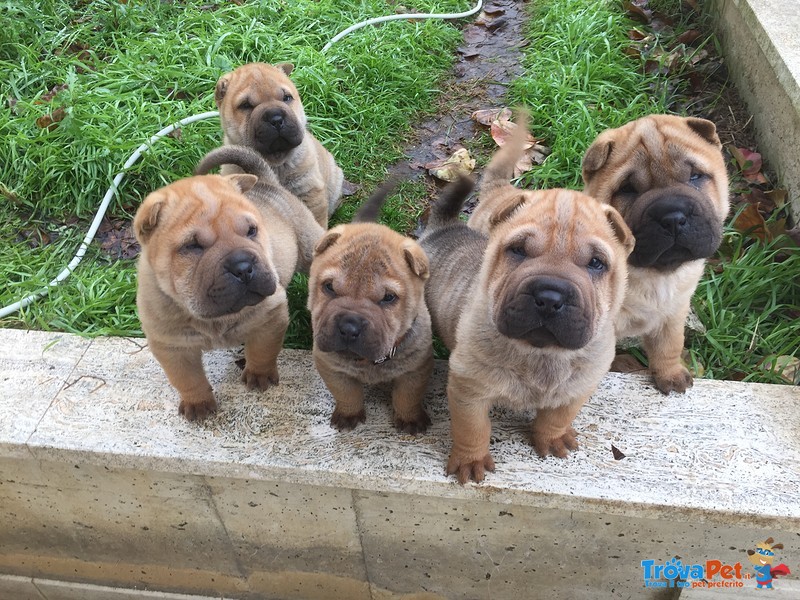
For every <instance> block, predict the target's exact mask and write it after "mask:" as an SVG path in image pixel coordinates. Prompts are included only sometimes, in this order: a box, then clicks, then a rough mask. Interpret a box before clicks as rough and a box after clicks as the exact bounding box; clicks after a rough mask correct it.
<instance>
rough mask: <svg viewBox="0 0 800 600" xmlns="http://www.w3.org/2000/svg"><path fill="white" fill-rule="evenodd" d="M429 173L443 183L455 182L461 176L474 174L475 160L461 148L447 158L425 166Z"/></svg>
mask: <svg viewBox="0 0 800 600" xmlns="http://www.w3.org/2000/svg"><path fill="white" fill-rule="evenodd" d="M425 168H426V169H427V170H428V172H429V173H430V174H431V175H433V176H434V177H436V179H441V180H442V181H455V180H456V179H458V178H459V177H461V176H466V175H469V174H470V173H472V171H473V170H474V169H475V159H474V158H472V157H471V156H470V154H469V150H467V149H466V148H459V149H458V150H456V151H455V152H453V154H451V155H450V156H448V157H447V158H443V159H440V160H434V161H431V162H429V163H427V164H426V165H425Z"/></svg>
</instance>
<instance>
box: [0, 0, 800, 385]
mask: <svg viewBox="0 0 800 600" xmlns="http://www.w3.org/2000/svg"><path fill="white" fill-rule="evenodd" d="M654 3H655V0H654ZM404 4H405V5H406V6H408V7H410V8H416V9H420V10H423V9H424V10H434V11H445V10H463V9H464V8H465V7H466V6H469V5H471V2H469V1H467V0H446V1H445V0H443V1H438V2H436V1H433V0H415V1H413V2H412V1H409V2H405V3H404ZM528 7H529V10H530V11H531V18H530V20H529V21H528V23H527V25H526V28H527V30H526V37H527V39H528V44H527V46H526V47H525V49H524V56H525V57H524V61H523V66H524V73H523V75H522V76H521V77H520V78H519V79H517V80H516V81H515V82H513V84H512V85H511V87H510V90H509V95H508V104H509V105H517V104H524V105H526V106H527V107H528V108H529V110H530V112H531V115H532V130H533V132H534V134H535V135H537V137H540V138H542V139H543V140H544V143H545V144H547V145H548V146H550V147H551V148H552V150H553V152H552V155H551V156H549V157H548V159H547V160H546V161H545V163H544V164H543V165H541V166H539V167H536V168H535V169H534V170H532V171H531V172H529V173H528V174H526V175H525V176H524V178H523V183H524V185H526V186H527V187H569V188H580V187H581V180H580V163H581V159H582V156H583V153H584V151H585V149H586V148H587V147H588V146H589V144H590V143H591V142H592V141H593V139H594V138H595V136H596V135H597V134H598V133H599V132H600V131H602V130H603V129H606V128H608V127H616V126H619V125H621V124H623V123H625V122H626V121H629V120H631V119H635V118H638V117H640V116H643V115H646V114H649V113H653V112H668V111H670V110H677V111H681V110H688V111H691V110H692V103H691V101H686V99H685V98H683V97H681V92H682V90H683V87H684V85H685V84H684V82H683V81H682V80H680V79H679V76H680V73H679V72H678V71H675V72H673V73H672V74H671V75H669V76H666V77H665V76H658V77H656V76H651V75H644V74H643V70H642V63H641V60H640V59H638V58H630V57H629V56H627V55H626V54H625V52H624V49H625V48H626V47H627V46H628V45H629V44H630V41H629V40H628V37H627V32H628V30H629V29H630V28H631V27H633V26H636V25H637V24H635V23H633V22H632V21H630V20H629V19H628V18H626V17H625V16H624V15H623V13H622V10H621V9H620V3H618V2H615V1H609V0H540V1H538V2H535V3H529V5H528ZM394 8H395V4H394V3H392V2H389V1H385V2H384V1H379V0H364V1H363V2H359V3H357V4H354V3H342V2H337V1H336V0H319V1H315V0H298V1H296V2H293V3H264V2H247V3H244V4H243V5H242V6H237V5H235V4H233V3H228V2H221V1H219V2H213V1H212V2H210V3H209V2H208V1H207V0H187V1H186V2H181V3H167V2H160V1H153V0H150V1H147V2H136V3H133V2H131V3H127V4H123V3H120V2H117V1H113V2H111V1H109V2H104V1H102V0H99V1H95V2H91V3H89V2H85V0H72V1H61V0H40V1H36V0H28V1H27V2H24V3H18V2H11V1H10V0H5V1H3V0H0V14H2V16H3V23H4V27H3V28H2V30H0V69H2V72H3V74H4V77H3V78H1V79H0V91H1V92H2V97H3V99H4V104H3V105H2V107H0V135H2V136H3V140H4V143H3V144H2V145H0V194H2V196H3V197H4V198H5V199H6V200H5V201H4V202H2V203H0V222H2V223H4V225H3V226H2V228H0V264H2V265H3V267H2V270H3V275H2V276H0V277H2V280H3V282H4V285H2V286H0V303H2V304H7V303H10V302H12V301H14V300H17V299H19V298H20V297H21V296H22V295H24V294H26V293H29V292H32V291H35V290H37V289H39V288H41V287H42V286H44V285H45V284H46V283H47V282H48V281H49V280H50V279H51V278H52V277H53V276H54V275H55V274H56V273H57V272H58V271H59V270H60V269H61V267H62V266H63V265H64V264H66V263H67V262H68V261H69V259H70V258H71V256H72V253H73V252H74V249H75V248H77V246H78V244H79V242H80V240H81V239H82V237H83V234H84V231H85V221H86V220H87V219H88V218H90V216H91V214H92V213H93V212H94V209H95V207H96V206H97V205H98V204H99V202H100V199H101V198H102V196H103V194H104V193H105V190H106V188H107V187H108V185H109V183H110V181H111V179H112V177H113V176H114V174H115V173H116V172H117V171H118V170H119V169H120V168H121V165H122V164H123V162H124V161H125V159H126V158H127V157H128V155H129V154H130V153H131V152H132V151H133V150H134V149H135V148H136V147H138V145H139V144H141V143H142V142H143V141H145V140H146V139H147V138H148V137H149V136H150V135H151V134H152V133H154V132H155V131H157V130H158V129H160V128H161V127H163V126H164V125H166V124H168V123H171V122H174V121H176V120H178V119H180V118H183V117H186V116H188V115H192V114H196V113H200V112H204V111H207V110H213V108H214V104H213V88H214V83H215V82H216V79H217V78H218V77H219V75H221V74H222V73H224V72H226V71H228V70H230V69H231V68H233V67H235V66H236V65H238V64H241V63H245V62H249V61H255V60H262V61H267V62H278V61H291V62H294V63H295V65H296V70H295V73H294V75H293V79H295V81H296V82H297V84H298V87H299V88H300V90H301V93H302V94H303V97H304V100H305V104H306V111H307V113H308V115H309V117H310V121H311V127H312V129H313V131H314V133H315V134H316V135H317V136H318V137H319V138H320V139H321V140H322V141H323V143H324V144H325V145H326V146H327V147H328V148H329V149H330V150H331V151H332V152H333V153H334V155H335V156H336V157H337V160H338V161H339V163H340V164H341V165H342V167H343V168H344V170H345V173H346V176H347V177H348V179H349V180H351V181H353V182H356V183H359V184H361V185H362V190H361V191H360V192H359V194H357V195H356V196H355V197H354V198H353V199H351V200H350V201H348V202H346V203H345V205H344V206H343V207H342V208H341V209H340V210H339V212H338V213H337V215H336V216H335V218H334V220H333V223H337V222H346V221H348V220H349V219H350V217H351V216H352V213H353V212H354V210H355V207H356V205H357V204H358V202H360V200H361V199H363V198H364V197H365V195H366V194H367V193H368V192H370V191H371V190H372V189H373V188H374V187H375V185H376V184H377V183H378V182H379V181H380V180H382V178H383V175H384V173H385V169H386V166H387V165H388V164H390V163H392V162H394V161H396V160H399V159H400V158H401V149H402V145H403V140H404V139H405V137H404V136H406V135H407V134H408V128H409V125H408V123H413V122H414V121H415V120H416V119H420V118H421V114H422V113H425V112H426V111H430V110H431V108H432V107H433V106H434V105H435V102H434V100H435V98H436V93H437V89H438V88H439V81H440V78H441V77H442V76H443V74H444V73H445V72H446V70H447V68H448V66H449V65H450V64H451V63H452V60H453V54H454V50H455V46H456V44H457V43H458V41H459V33H458V31H457V29H456V28H455V26H454V25H453V24H448V23H443V22H439V21H426V22H422V23H409V22H396V23H392V24H388V25H385V26H383V27H380V28H367V29H363V30H360V31H358V32H356V33H354V34H352V35H351V36H349V37H347V38H345V39H344V40H343V41H342V42H340V43H339V44H337V45H335V46H334V47H333V48H332V49H331V51H330V52H329V53H328V54H327V55H323V54H321V53H320V49H321V48H322V47H323V45H324V44H325V43H326V42H327V41H328V40H329V39H330V38H331V37H332V36H333V35H334V34H336V33H338V32H339V31H340V30H342V29H344V28H345V27H346V26H348V25H350V24H352V23H353V22H356V21H358V20H361V19H363V18H367V17H372V16H377V15H381V14H389V13H391V12H393V11H394ZM658 8H659V9H661V10H663V11H665V12H667V13H669V14H670V15H672V16H677V17H679V18H678V23H677V24H676V26H675V30H676V32H679V31H681V30H682V28H686V27H688V26H689V25H687V24H686V23H687V22H688V21H687V19H686V17H687V16H688V15H687V14H686V12H685V7H683V6H682V4H681V3H680V2H679V1H678V0H659V1H658ZM703 44H708V45H711V46H713V45H715V44H716V41H715V40H714V39H713V37H709V38H707V39H706V40H705V41H703ZM55 86H65V87H64V89H63V90H62V91H60V92H59V93H58V94H56V95H55V96H54V97H52V98H50V97H48V92H49V91H50V90H52V89H53V88H54V87H55ZM6 99H8V100H9V102H6ZM57 108H63V109H64V110H65V111H66V117H65V118H64V120H63V121H61V122H60V123H59V125H58V127H56V128H54V129H52V130H51V131H47V130H45V129H42V128H40V127H38V126H37V125H36V120H37V119H38V118H40V117H42V116H44V115H47V114H49V113H51V112H52V111H54V110H56V109H57ZM220 137H221V136H220V132H219V125H218V122H217V121H216V120H212V121H206V122H201V123H196V124H193V125H190V126H187V127H185V128H184V129H183V131H182V132H181V135H180V136H177V137H175V138H167V139H165V140H162V141H160V142H158V143H157V144H156V146H155V147H154V148H153V149H152V151H151V152H149V153H148V154H146V155H145V157H144V158H143V159H142V160H141V161H140V162H139V163H137V165H135V166H134V167H133V168H132V169H131V170H130V172H129V175H128V177H127V178H126V179H125V181H124V182H123V184H122V187H121V190H120V192H119V195H118V197H117V198H116V199H115V201H114V203H113V204H112V207H111V211H112V214H114V215H116V216H118V217H123V218H124V217H129V216H131V215H132V214H133V212H134V211H135V210H136V207H137V206H138V205H139V203H140V202H141V200H142V198H143V197H144V196H145V195H146V194H147V193H148V192H150V191H151V190H153V189H155V188H156V187H159V186H161V185H163V184H165V183H167V182H169V181H172V180H174V179H176V178H179V177H183V176H186V175H189V174H190V173H191V171H192V169H193V167H194V164H195V163H196V161H197V160H198V159H199V158H200V157H201V156H202V155H203V154H204V153H205V152H206V151H207V150H209V149H211V148H213V147H215V146H217V145H218V144H219V142H220ZM465 143H466V144H467V145H468V146H469V147H470V149H471V151H474V153H475V154H476V155H477V156H476V158H477V159H478V162H479V164H484V163H485V162H486V160H487V159H488V156H489V155H490V153H491V151H492V149H493V145H492V144H491V143H488V136H485V137H483V138H479V139H476V140H465ZM426 195H427V194H426V190H425V186H424V185H423V184H421V183H417V184H404V185H403V186H401V187H400V188H399V189H398V191H397V192H396V193H395V194H394V195H393V196H392V197H391V198H390V200H389V202H388V203H387V205H386V207H385V208H384V211H383V214H382V219H381V220H382V222H384V223H385V224H387V225H389V226H390V227H392V228H394V229H396V230H398V231H404V232H407V231H410V230H412V229H413V228H414V226H415V221H416V217H417V214H418V213H419V211H420V209H421V205H422V204H423V203H424V201H425V199H426ZM76 216H77V217H78V219H79V220H80V222H77V223H76V222H75V217H76ZM33 228H36V229H38V230H40V231H43V232H46V233H50V234H52V235H51V237H54V238H55V241H54V242H53V243H51V244H49V245H45V246H42V247H38V248H34V249H31V248H30V247H29V245H28V242H27V241H25V240H24V239H21V238H22V237H25V236H20V235H19V232H23V231H26V230H31V229H33ZM34 237H35V236H34ZM725 239H726V243H725V247H724V249H723V253H722V254H721V258H720V259H718V260H717V261H714V262H715V264H714V265H713V266H709V268H708V270H707V275H706V277H705V279H704V280H703V281H702V282H701V284H700V287H699V289H698V292H697V294H696V296H695V300H694V308H695V311H696V312H697V314H698V316H699V317H700V319H701V321H702V322H703V324H704V326H705V327H706V329H707V333H706V334H704V335H700V334H694V335H691V336H689V338H688V339H687V345H688V349H689V356H690V363H692V364H693V365H694V366H695V367H696V368H698V369H701V370H703V371H704V372H705V376H707V377H714V378H735V379H746V380H749V381H766V382H778V381H779V378H778V375H776V374H775V373H770V372H768V371H767V370H765V369H764V368H762V366H760V363H763V362H764V360H765V359H767V360H769V357H771V356H798V352H800V350H798V343H797V328H796V320H797V318H798V314H800V277H798V272H800V256H798V250H797V249H796V248H794V249H787V248H782V246H783V245H785V244H783V241H782V240H778V241H776V242H775V243H773V244H766V245H765V244H762V243H753V241H752V240H751V239H750V238H748V237H746V236H742V235H741V234H737V233H735V232H733V231H728V232H727V233H726V236H725ZM306 293H307V281H306V278H305V277H302V276H296V278H295V281H294V282H293V284H292V286H291V287H290V290H289V298H290V313H291V317H292V321H291V325H290V329H289V333H288V335H287V339H286V346H287V347H301V348H302V347H306V348H307V347H309V346H310V343H311V333H310V323H309V316H308V312H307V311H306V310H305V303H306ZM134 296H135V268H134V263H133V261H114V260H111V259H109V258H108V257H107V256H106V255H104V254H102V253H101V252H100V251H99V250H97V249H96V248H94V247H93V248H92V249H91V250H90V251H89V253H88V255H87V258H86V260H85V261H84V263H83V264H82V265H81V266H80V267H79V268H78V269H77V271H76V272H75V273H74V274H73V275H72V276H71V277H70V278H69V279H68V280H67V282H66V284H64V285H61V286H59V287H58V288H56V289H54V290H53V291H52V293H51V295H50V297H49V298H48V299H46V300H42V301H39V302H37V303H35V304H34V305H33V306H31V307H30V308H28V309H26V310H24V311H22V312H21V313H19V314H17V315H15V316H13V317H10V318H8V319H5V320H3V321H0V325H3V326H22V327H34V328H41V329H60V330H65V331H71V332H78V333H81V334H86V335H100V334H121V335H140V334H141V332H140V329H139V323H138V318H137V316H136V311H135V304H134Z"/></svg>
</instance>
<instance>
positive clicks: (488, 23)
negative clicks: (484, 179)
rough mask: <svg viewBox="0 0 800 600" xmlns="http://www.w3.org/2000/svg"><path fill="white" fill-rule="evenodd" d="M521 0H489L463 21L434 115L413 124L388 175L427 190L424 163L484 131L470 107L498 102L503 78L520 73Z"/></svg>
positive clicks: (503, 88)
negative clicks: (419, 182)
mask: <svg viewBox="0 0 800 600" xmlns="http://www.w3.org/2000/svg"><path fill="white" fill-rule="evenodd" d="M526 17H527V15H526V13H525V9H524V3H523V2H521V1H514V0H494V1H493V2H490V3H489V4H486V5H485V6H484V7H483V12H482V13H481V14H480V15H479V16H478V17H477V18H475V20H473V21H472V22H469V23H467V24H466V25H464V27H463V34H464V41H463V43H462V44H461V46H459V47H458V50H457V57H456V63H455V65H454V67H453V73H452V78H451V79H450V80H449V81H447V82H446V83H445V84H444V85H443V89H442V90H441V95H440V98H439V101H438V106H437V113H438V114H437V115H436V116H434V117H432V118H430V119H428V120H426V121H424V122H422V123H420V124H419V125H417V126H415V130H414V133H413V134H412V138H411V142H410V143H409V145H408V146H407V147H406V149H405V151H404V153H405V155H406V157H407V158H406V159H405V160H403V161H401V162H399V163H397V164H395V165H393V166H392V167H390V168H389V173H390V174H391V175H395V176H399V177H402V178H410V179H418V178H420V177H423V176H424V177H425V180H426V182H427V183H428V185H429V186H430V191H431V192H432V191H433V190H434V189H435V188H436V187H437V183H436V181H435V180H434V179H433V178H432V177H430V176H429V175H427V173H426V169H425V165H426V164H428V163H431V162H433V161H435V160H441V159H443V158H446V157H448V156H450V155H451V154H453V153H454V152H455V151H456V150H458V149H460V148H463V147H464V144H465V143H469V142H470V141H472V140H475V139H476V138H477V137H478V136H479V135H480V133H481V130H484V131H485V128H482V127H481V126H480V125H478V124H477V123H476V122H475V121H474V120H473V119H472V118H471V115H472V113H473V112H475V111H476V110H480V109H483V108H487V107H494V106H502V105H503V102H504V99H505V96H506V91H507V87H508V84H509V83H511V82H512V81H513V80H514V79H515V78H516V77H518V76H519V75H520V74H521V73H522V66H521V64H522V47H523V46H524V44H525V41H524V37H523V29H524V24H525V19H526Z"/></svg>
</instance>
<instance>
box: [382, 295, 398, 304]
mask: <svg viewBox="0 0 800 600" xmlns="http://www.w3.org/2000/svg"><path fill="white" fill-rule="evenodd" d="M395 300H397V295H395V294H392V293H391V292H387V293H386V295H385V296H384V297H383V298H381V304H391V303H392V302H394V301H395Z"/></svg>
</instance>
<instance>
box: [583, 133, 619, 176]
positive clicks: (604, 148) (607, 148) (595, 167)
mask: <svg viewBox="0 0 800 600" xmlns="http://www.w3.org/2000/svg"><path fill="white" fill-rule="evenodd" d="M613 149H614V142H613V141H612V140H609V139H606V138H604V137H603V136H601V137H599V138H598V139H597V140H595V141H594V143H592V145H591V146H589V148H588V149H587V150H586V154H584V155H583V162H582V163H581V174H582V175H583V183H589V180H590V179H591V177H592V175H594V174H595V172H597V171H599V170H600V169H601V168H602V167H603V165H604V164H606V161H607V160H608V157H609V156H611V151H612V150H613Z"/></svg>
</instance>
